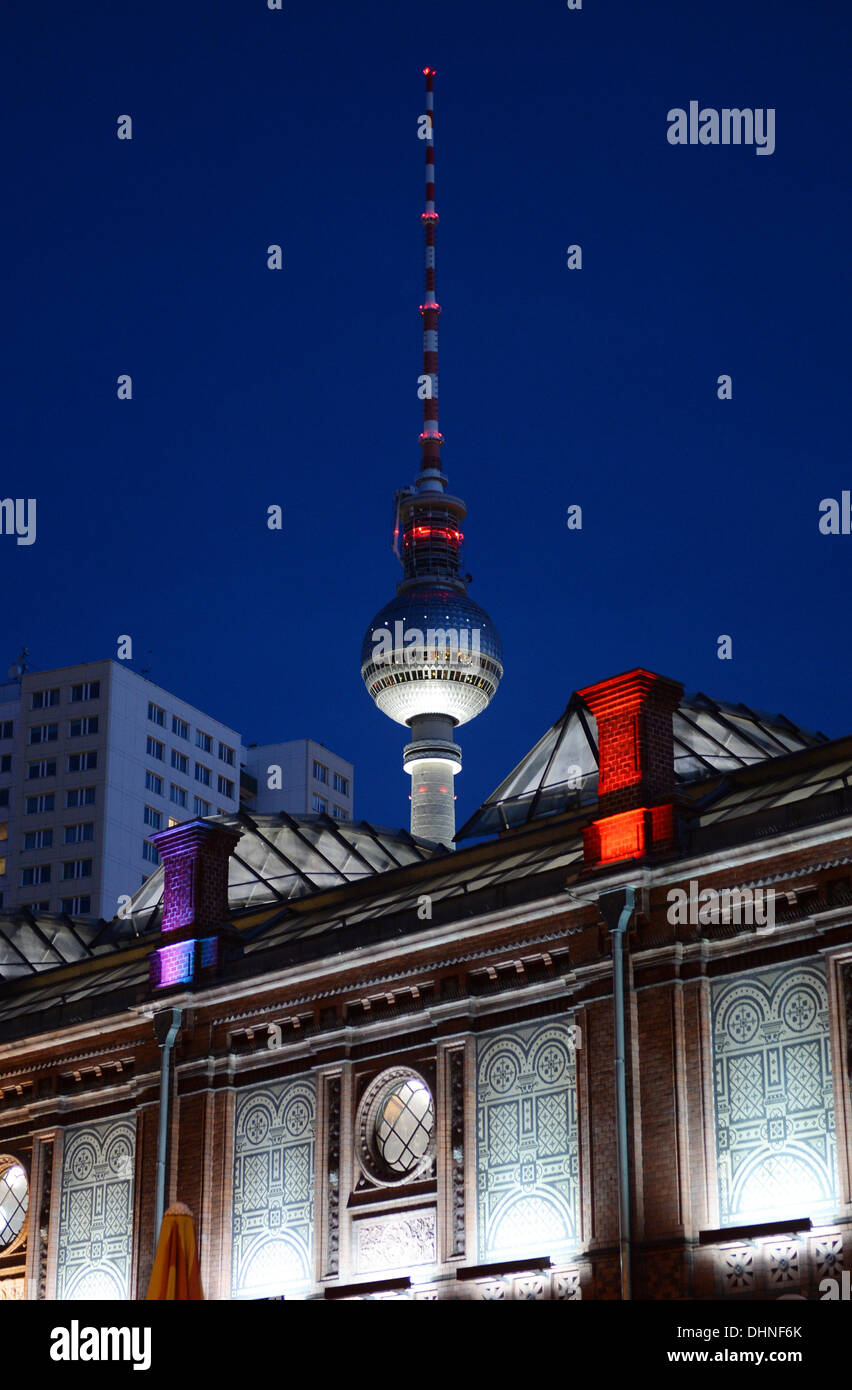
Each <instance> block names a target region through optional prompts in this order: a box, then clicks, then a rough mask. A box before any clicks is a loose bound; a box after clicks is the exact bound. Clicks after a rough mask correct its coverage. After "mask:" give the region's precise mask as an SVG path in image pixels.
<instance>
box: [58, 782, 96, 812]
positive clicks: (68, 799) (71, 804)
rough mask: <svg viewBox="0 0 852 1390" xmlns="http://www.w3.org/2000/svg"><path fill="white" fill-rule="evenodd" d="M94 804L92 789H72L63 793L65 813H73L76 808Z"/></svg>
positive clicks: (93, 791)
mask: <svg viewBox="0 0 852 1390" xmlns="http://www.w3.org/2000/svg"><path fill="white" fill-rule="evenodd" d="M94 804H95V789H94V787H72V788H71V790H70V791H67V792H66V793H65V809H66V811H73V810H74V809H75V808H76V807H77V806H94ZM52 809H53V808H52V807H51V810H52Z"/></svg>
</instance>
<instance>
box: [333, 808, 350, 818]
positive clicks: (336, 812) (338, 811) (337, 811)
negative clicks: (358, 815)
mask: <svg viewBox="0 0 852 1390" xmlns="http://www.w3.org/2000/svg"><path fill="white" fill-rule="evenodd" d="M331 814H332V815H333V816H334V819H335V820H346V812H345V811H344V809H343V807H342V806H332V808H331Z"/></svg>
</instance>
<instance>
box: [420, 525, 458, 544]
mask: <svg viewBox="0 0 852 1390" xmlns="http://www.w3.org/2000/svg"><path fill="white" fill-rule="evenodd" d="M411 534H412V536H414V537H415V538H416V539H417V540H422V539H424V538H425V537H427V536H438V537H439V539H440V540H443V541H449V542H450V543H451V544H452V545H460V544H461V542H462V541H463V540H464V536H463V535H462V533H461V531H455V530H453V529H452V527H446V526H412V528H411ZM407 544H408V541H407V540H406V545H407Z"/></svg>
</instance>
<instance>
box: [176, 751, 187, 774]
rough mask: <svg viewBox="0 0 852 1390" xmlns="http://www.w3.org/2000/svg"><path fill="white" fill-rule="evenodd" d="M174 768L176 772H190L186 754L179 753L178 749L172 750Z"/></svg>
mask: <svg viewBox="0 0 852 1390" xmlns="http://www.w3.org/2000/svg"><path fill="white" fill-rule="evenodd" d="M172 767H173V768H174V769H175V771H176V772H183V773H184V774H186V773H187V771H188V770H189V759H188V758H187V756H186V754H185V753H179V752H178V751H177V749H176V748H173V749H172Z"/></svg>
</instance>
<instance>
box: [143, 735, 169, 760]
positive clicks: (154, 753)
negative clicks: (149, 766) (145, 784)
mask: <svg viewBox="0 0 852 1390" xmlns="http://www.w3.org/2000/svg"><path fill="white" fill-rule="evenodd" d="M145 751H146V752H147V754H148V757H149V758H156V759H157V761H158V762H160V763H162V762H165V756H166V746H165V744H164V743H161V742H160V740H159V739H158V738H154V737H153V735H152V734H148V737H147V738H146V740H145Z"/></svg>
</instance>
